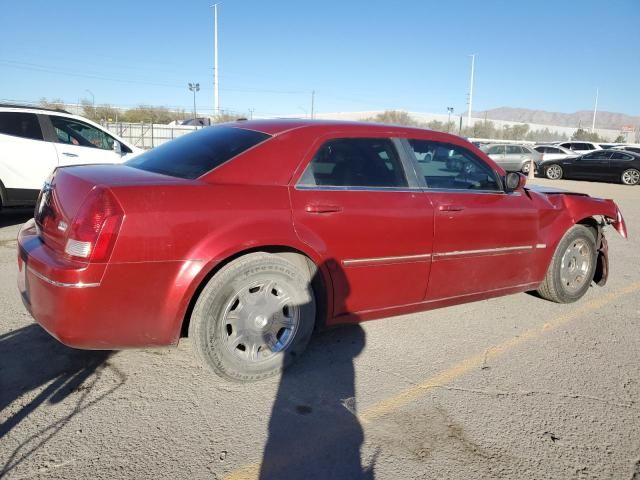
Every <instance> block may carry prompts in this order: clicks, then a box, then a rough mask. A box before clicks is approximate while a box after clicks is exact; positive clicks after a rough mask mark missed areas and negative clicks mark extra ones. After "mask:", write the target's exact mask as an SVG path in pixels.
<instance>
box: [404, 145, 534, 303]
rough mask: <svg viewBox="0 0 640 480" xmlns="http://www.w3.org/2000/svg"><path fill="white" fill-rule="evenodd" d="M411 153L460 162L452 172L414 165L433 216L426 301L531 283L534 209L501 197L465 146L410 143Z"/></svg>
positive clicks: (521, 197) (521, 199)
mask: <svg viewBox="0 0 640 480" xmlns="http://www.w3.org/2000/svg"><path fill="white" fill-rule="evenodd" d="M408 143H409V147H410V149H412V150H414V151H416V150H418V151H424V150H425V149H428V148H434V149H436V148H438V149H439V148H442V147H443V146H445V147H446V148H447V149H449V150H450V152H451V153H450V154H451V156H456V157H459V158H464V164H463V166H462V168H461V169H460V170H459V171H457V172H451V171H448V170H444V169H442V168H438V166H437V165H434V164H418V165H419V168H420V171H419V173H420V174H421V175H422V177H423V178H424V188H425V193H426V194H427V197H428V199H429V201H430V202H431V204H432V205H433V208H434V211H435V229H434V230H435V235H434V240H433V262H432V264H431V277H430V279H429V289H428V292H427V295H426V298H427V299H428V300H436V299H444V298H452V297H459V296H464V295H468V294H473V293H480V292H488V291H497V290H500V289H505V288H509V287H516V286H521V285H525V284H530V283H531V282H533V281H534V280H535V277H536V275H537V272H535V271H534V269H533V268H532V265H534V262H532V260H533V258H534V255H535V252H536V250H537V249H538V248H543V246H542V245H541V244H539V243H538V241H537V238H538V235H537V232H538V215H537V209H536V208H535V207H534V206H533V205H532V204H531V200H530V199H529V197H528V196H527V195H525V194H524V193H523V192H513V193H509V194H507V193H505V192H504V191H503V190H502V187H501V182H500V180H499V177H498V175H497V174H496V172H494V171H493V170H492V169H491V168H490V167H489V166H488V165H487V164H486V163H485V162H484V161H483V160H482V159H481V158H479V157H478V156H476V155H475V154H474V153H473V152H471V151H470V150H468V149H466V148H465V147H462V146H458V145H453V144H444V143H439V142H433V141H425V140H409V142H408Z"/></svg>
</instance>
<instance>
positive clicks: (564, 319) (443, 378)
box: [225, 282, 640, 480]
mask: <svg viewBox="0 0 640 480" xmlns="http://www.w3.org/2000/svg"><path fill="white" fill-rule="evenodd" d="M638 290H640V282H636V283H632V284H631V285H628V286H627V287H624V288H622V289H620V290H616V291H614V292H612V293H609V294H607V295H604V296H602V297H598V298H595V299H593V300H591V301H590V302H588V303H586V304H584V305H582V306H581V307H579V308H576V309H575V310H572V311H571V312H569V313H566V314H564V315H561V316H559V317H556V318H554V319H552V320H550V321H548V322H546V323H544V324H543V325H542V326H540V327H536V328H531V329H529V330H526V331H525V332H524V333H521V334H520V335H518V336H516V337H513V338H510V339H509V340H506V341H504V342H503V343H500V344H498V345H496V346H494V347H492V348H491V350H489V351H488V352H487V353H486V354H485V353H481V354H478V355H474V356H472V357H468V358H466V359H464V360H462V361H461V362H459V363H457V364H455V365H453V366H452V367H450V368H448V369H446V370H444V371H442V372H440V373H438V374H437V375H434V376H433V377H431V378H429V379H427V380H425V381H423V382H421V383H419V384H417V385H414V386H413V387H410V388H408V389H406V390H404V391H402V392H400V393H398V394H397V395H394V396H392V397H389V398H386V399H383V400H380V401H379V402H376V403H374V404H372V405H370V406H369V407H367V408H365V409H364V410H363V411H362V412H361V413H360V414H359V415H358V418H359V419H360V421H361V422H362V423H367V422H370V421H372V420H375V419H376V418H379V417H381V416H383V415H385V414H386V413H389V412H391V411H394V410H397V409H398V408H401V407H402V406H404V405H406V404H408V403H410V402H412V401H414V400H416V399H418V398H419V397H421V396H422V395H424V394H425V393H426V392H427V391H429V390H430V389H432V388H434V387H439V386H442V385H445V384H447V383H449V382H451V381H453V380H455V379H457V378H460V377H462V376H463V375H464V374H466V373H468V372H470V371H472V370H474V369H478V368H480V367H482V365H483V364H484V362H485V361H486V360H489V359H492V358H496V357H499V356H500V355H504V354H505V353H507V352H509V351H511V350H513V349H514V348H515V347H517V346H518V345H520V344H522V343H525V342H528V341H530V340H533V339H535V338H538V337H540V336H542V335H543V334H544V333H546V332H548V331H551V330H555V329H557V328H559V327H561V326H563V325H565V324H567V323H569V322H571V321H573V320H575V319H577V318H580V317H581V316H583V315H585V314H587V313H590V312H593V311H595V310H598V309H599V308H602V307H604V306H605V305H608V304H609V303H611V302H613V301H614V300H617V299H618V298H620V297H622V296H624V295H628V294H630V293H633V292H636V291H638ZM259 473H260V464H251V465H246V466H244V467H241V468H239V469H238V470H235V471H233V472H231V473H230V474H229V475H227V476H226V477H225V479H226V480H253V479H256V478H258V475H259Z"/></svg>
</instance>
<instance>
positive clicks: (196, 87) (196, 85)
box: [189, 83, 200, 126]
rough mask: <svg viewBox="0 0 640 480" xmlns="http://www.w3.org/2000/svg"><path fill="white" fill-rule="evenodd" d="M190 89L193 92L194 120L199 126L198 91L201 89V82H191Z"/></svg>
mask: <svg viewBox="0 0 640 480" xmlns="http://www.w3.org/2000/svg"><path fill="white" fill-rule="evenodd" d="M189 90H190V91H192V92H193V122H194V124H195V125H196V126H197V124H198V123H197V121H196V119H197V118H198V116H197V114H196V92H198V91H199V90H200V84H199V83H189Z"/></svg>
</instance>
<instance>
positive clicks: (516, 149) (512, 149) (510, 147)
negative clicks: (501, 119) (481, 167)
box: [507, 145, 522, 155]
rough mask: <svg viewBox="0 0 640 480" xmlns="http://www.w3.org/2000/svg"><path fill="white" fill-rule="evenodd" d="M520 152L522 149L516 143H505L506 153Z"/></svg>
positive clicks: (518, 153) (517, 153)
mask: <svg viewBox="0 0 640 480" xmlns="http://www.w3.org/2000/svg"><path fill="white" fill-rule="evenodd" d="M521 153H522V149H521V148H520V147H519V146H517V145H507V155H514V154H516V155H520V154H521Z"/></svg>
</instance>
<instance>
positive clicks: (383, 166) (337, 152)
mask: <svg viewBox="0 0 640 480" xmlns="http://www.w3.org/2000/svg"><path fill="white" fill-rule="evenodd" d="M298 185H301V186H331V187H373V188H376V187H377V188H381V187H406V186H408V183H407V178H406V176H405V174H404V169H403V167H402V163H401V162H400V158H399V157H398V152H396V149H395V147H394V145H393V142H392V141H391V140H389V139H388V138H339V139H334V140H329V141H328V142H326V143H324V144H323V145H322V146H321V147H320V149H319V150H318V151H317V152H316V154H315V155H314V157H313V159H312V160H311V162H310V163H309V165H308V166H307V169H306V170H305V172H304V174H303V175H302V177H301V178H300V181H299V182H298Z"/></svg>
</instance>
